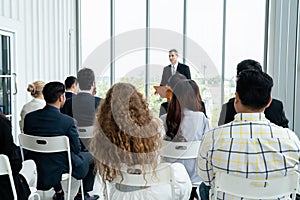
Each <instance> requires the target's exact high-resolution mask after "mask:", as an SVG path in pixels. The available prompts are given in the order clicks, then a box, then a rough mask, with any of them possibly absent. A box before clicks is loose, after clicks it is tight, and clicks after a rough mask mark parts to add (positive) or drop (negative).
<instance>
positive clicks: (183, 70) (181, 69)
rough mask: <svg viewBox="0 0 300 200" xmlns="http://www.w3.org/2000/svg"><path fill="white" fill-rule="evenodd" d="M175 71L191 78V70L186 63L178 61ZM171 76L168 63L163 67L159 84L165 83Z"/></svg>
mask: <svg viewBox="0 0 300 200" xmlns="http://www.w3.org/2000/svg"><path fill="white" fill-rule="evenodd" d="M176 73H180V74H183V75H185V77H186V78H187V79H191V72H190V68H189V66H187V65H184V64H181V63H178V66H177V69H176ZM171 76H172V69H171V65H168V66H166V67H164V71H163V74H162V77H161V82H160V85H167V83H168V81H169V78H170V77H171Z"/></svg>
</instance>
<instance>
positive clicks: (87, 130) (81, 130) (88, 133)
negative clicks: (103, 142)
mask: <svg viewBox="0 0 300 200" xmlns="http://www.w3.org/2000/svg"><path fill="white" fill-rule="evenodd" d="M93 128H94V127H93V126H84V127H78V128H77V129H78V135H79V138H92V137H93Z"/></svg>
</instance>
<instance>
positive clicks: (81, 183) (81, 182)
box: [80, 180, 84, 199]
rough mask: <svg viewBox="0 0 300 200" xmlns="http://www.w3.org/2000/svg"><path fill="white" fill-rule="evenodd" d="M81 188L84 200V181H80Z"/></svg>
mask: <svg viewBox="0 0 300 200" xmlns="http://www.w3.org/2000/svg"><path fill="white" fill-rule="evenodd" d="M80 188H81V196H82V199H84V191H83V181H82V180H80Z"/></svg>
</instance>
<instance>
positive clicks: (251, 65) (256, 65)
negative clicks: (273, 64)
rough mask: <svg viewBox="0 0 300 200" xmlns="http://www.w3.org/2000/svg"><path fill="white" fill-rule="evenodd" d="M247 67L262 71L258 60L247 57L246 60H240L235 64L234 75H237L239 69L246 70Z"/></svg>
mask: <svg viewBox="0 0 300 200" xmlns="http://www.w3.org/2000/svg"><path fill="white" fill-rule="evenodd" d="M247 69H254V70H258V71H262V67H261V65H260V63H259V62H257V61H255V60H251V59H247V60H243V61H242V62H240V63H239V64H238V65H237V68H236V73H237V74H236V75H239V73H240V72H241V71H243V70H247Z"/></svg>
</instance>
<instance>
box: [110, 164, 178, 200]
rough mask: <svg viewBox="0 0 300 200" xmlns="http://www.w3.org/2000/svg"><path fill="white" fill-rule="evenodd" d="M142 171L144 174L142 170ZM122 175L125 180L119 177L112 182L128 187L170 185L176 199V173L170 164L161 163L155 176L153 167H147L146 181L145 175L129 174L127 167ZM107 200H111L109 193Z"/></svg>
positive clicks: (173, 197) (137, 167)
mask: <svg viewBox="0 0 300 200" xmlns="http://www.w3.org/2000/svg"><path fill="white" fill-rule="evenodd" d="M132 169H141V167H140V166H138V165H137V166H134V167H132ZM140 171H141V172H142V170H140ZM122 173H123V179H122V177H121V176H117V177H116V178H115V179H114V180H113V181H112V182H113V183H119V184H122V185H128V186H157V185H162V184H168V185H171V190H172V191H171V195H172V199H175V188H174V172H173V169H172V167H171V164H170V163H160V164H159V165H158V166H157V168H156V174H155V175H154V174H153V172H152V169H151V167H147V166H146V175H145V179H146V180H145V179H144V175H143V173H140V174H135V173H133V174H131V173H128V172H127V170H126V167H124V170H122ZM106 188H108V186H106ZM105 199H111V198H110V196H109V195H108V194H107V192H106V198H105Z"/></svg>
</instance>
